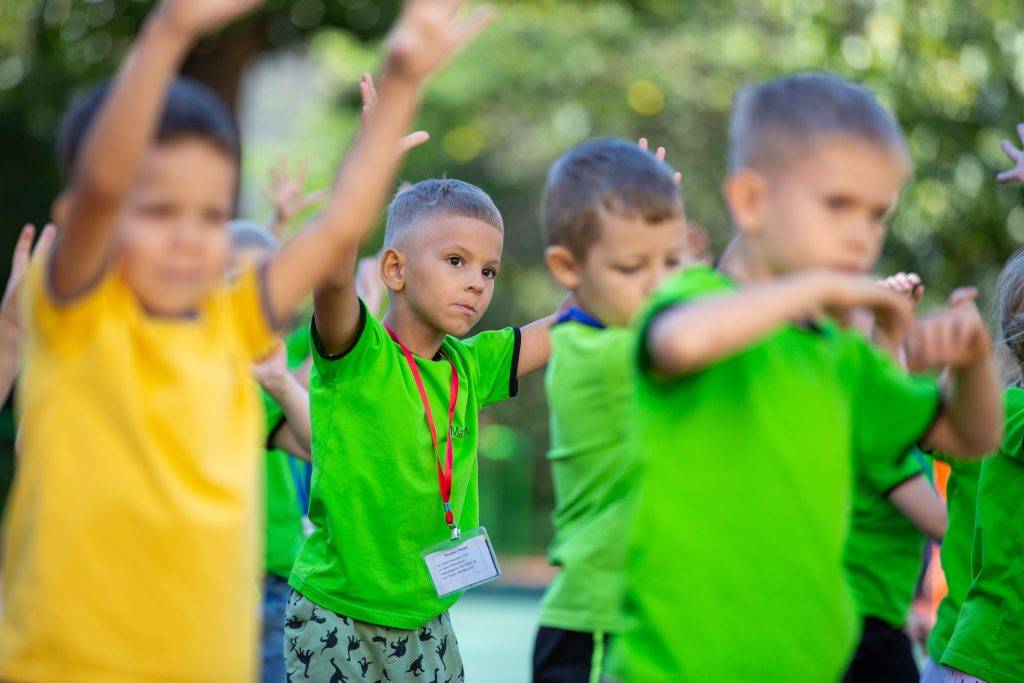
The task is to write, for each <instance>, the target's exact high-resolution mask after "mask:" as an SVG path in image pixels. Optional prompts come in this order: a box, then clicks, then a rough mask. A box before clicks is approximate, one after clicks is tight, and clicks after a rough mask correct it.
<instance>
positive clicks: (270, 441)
mask: <svg viewBox="0 0 1024 683" xmlns="http://www.w3.org/2000/svg"><path fill="white" fill-rule="evenodd" d="M287 422H288V420H286V419H285V417H284V415H282V416H281V417H280V419H278V421H277V423H276V424H274V426H273V427H272V428H271V429H270V432H269V433H268V434H267V441H266V443H265V444H263V447H264V448H266V449H267V450H268V451H272V450H275V449H276V448H277V447H276V446H274V437H275V436H277V433H278V432H279V431H281V429H282V428H283V427H284V426H285V424H287Z"/></svg>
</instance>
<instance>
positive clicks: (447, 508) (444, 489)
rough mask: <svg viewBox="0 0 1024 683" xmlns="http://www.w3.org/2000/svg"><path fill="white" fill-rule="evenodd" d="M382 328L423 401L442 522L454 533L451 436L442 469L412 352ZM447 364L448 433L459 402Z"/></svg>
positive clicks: (456, 375) (456, 385)
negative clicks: (398, 349) (402, 361)
mask: <svg viewBox="0 0 1024 683" xmlns="http://www.w3.org/2000/svg"><path fill="white" fill-rule="evenodd" d="M384 327H385V328H386V329H387V331H388V334H390V335H391V339H393V340H394V342H395V343H396V344H398V346H400V347H401V349H402V355H404V356H405V361H406V362H407V363H408V364H409V370H410V372H412V378H413V379H414V380H415V381H416V388H417V389H419V392H420V400H421V401H423V413H424V415H425V416H426V419H427V429H429V430H430V440H431V442H433V444H434V457H435V459H436V461H437V485H438V487H439V488H440V489H441V502H442V503H444V521H445V523H446V524H447V525H448V526H449V527H451V529H452V531H453V532H455V515H453V514H452V475H453V474H454V473H455V459H454V456H453V453H452V435H451V434H450V433H449V434H448V442H447V445H446V447H445V453H444V467H443V468H442V467H441V459H440V458H438V457H437V428H436V427H435V426H434V413H433V411H432V410H431V409H430V398H428V396H427V388H426V387H425V386H423V378H422V377H420V370H419V368H418V367H417V366H416V359H415V358H414V357H413V355H412V351H410V350H409V349H408V348H407V347H406V346H405V344H403V343H402V340H401V339H399V338H398V335H397V334H395V331H394V330H392V329H391V326H390V325H385V326H384ZM449 363H450V364H451V366H452V386H451V398H450V399H449V401H448V426H449V432H450V430H451V425H452V423H453V421H454V420H455V406H456V404H457V403H458V402H459V373H458V372H457V371H456V370H455V364H454V363H451V361H449ZM453 537H454V536H453Z"/></svg>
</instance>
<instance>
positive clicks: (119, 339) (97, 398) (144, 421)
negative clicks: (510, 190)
mask: <svg viewBox="0 0 1024 683" xmlns="http://www.w3.org/2000/svg"><path fill="white" fill-rule="evenodd" d="M256 4H257V0H166V1H165V2H164V3H162V4H161V5H160V6H159V8H158V9H157V10H156V11H155V12H154V13H153V14H152V15H151V16H150V17H149V19H148V20H147V22H146V25H145V27H144V28H143V30H142V31H141V34H140V36H139V38H138V39H137V41H136V44H135V46H134V51H133V53H132V54H131V55H130V57H129V58H128V59H126V60H125V62H124V64H123V66H122V69H121V71H120V73H119V75H118V76H117V77H116V79H115V80H114V81H113V83H112V85H110V86H109V87H107V88H103V89H101V90H99V91H97V92H94V93H93V94H92V95H90V96H89V97H87V98H85V100H84V101H83V102H82V103H80V104H79V105H78V106H76V107H75V108H74V109H73V110H72V111H71V113H70V115H69V116H68V118H67V119H66V123H65V126H64V128H63V130H62V132H61V133H62V134H61V136H60V138H61V143H62V144H61V147H62V150H63V151H64V152H65V154H64V158H65V161H66V162H67V163H66V168H67V169H68V170H69V171H70V175H69V182H68V185H67V188H66V190H65V192H64V193H63V194H62V195H61V196H60V198H59V199H58V201H57V203H56V205H55V213H56V218H57V223H58V224H59V226H60V234H59V237H58V240H57V242H56V243H55V244H54V246H53V248H52V249H51V250H50V252H49V253H47V254H42V256H43V258H40V259H38V260H37V263H36V264H35V265H34V266H33V267H32V268H30V270H29V274H28V276H27V278H26V282H25V292H24V295H25V298H24V302H23V303H24V309H23V312H24V314H25V318H26V326H27V338H26V344H25V369H24V373H23V376H22V382H21V386H20V392H21V394H20V399H21V403H20V405H21V409H22V424H21V430H22V455H23V457H22V458H21V461H20V463H19V470H18V472H17V474H16V477H15V481H14V484H13V489H12V492H11V496H10V499H9V504H8V508H7V510H6V514H5V519H4V523H5V528H4V547H3V567H2V568H0V573H2V596H0V604H2V608H0V609H2V614H0V679H3V680H19V681H54V680H75V681H93V680H97V681H119V680H154V679H157V678H159V679H161V680H200V679H201V680H216V681H241V680H250V679H252V678H253V674H254V669H255V666H254V665H255V661H256V656H255V655H256V648H255V645H256V614H257V609H256V605H255V604H254V600H253V593H252V587H253V586H254V585H255V584H256V581H257V575H258V564H257V558H258V550H259V543H258V536H259V534H258V529H257V523H258V519H259V515H258V514H257V509H258V507H257V502H258V501H257V498H258V496H257V491H258V486H257V482H258V465H259V460H258V457H257V456H258V453H259V450H260V449H259V447H260V424H259V422H260V420H259V412H260V407H259V401H258V397H257V394H256V386H255V383H254V382H253V381H252V365H251V364H252V362H253V361H254V360H255V359H257V358H258V357H259V356H260V355H262V354H264V353H265V352H267V351H268V350H269V347H270V345H271V344H272V342H273V332H274V329H275V328H276V327H277V324H276V322H275V321H285V320H287V319H288V318H289V315H290V313H291V311H292V310H293V309H294V308H295V306H296V305H297V304H298V303H299V302H300V300H301V299H302V298H304V297H305V296H307V295H308V294H309V292H310V291H311V290H312V289H313V288H314V286H316V285H317V284H318V283H319V282H320V281H321V280H323V279H324V278H325V276H327V275H328V273H329V272H330V271H331V270H332V268H333V267H335V259H336V254H338V253H339V252H341V251H343V249H344V248H345V247H347V246H349V245H351V244H353V243H355V242H357V241H358V239H359V238H360V237H361V236H362V235H363V234H364V233H365V232H366V231H367V228H368V227H369V226H371V225H372V224H373V222H374V220H375V219H376V217H377V215H378V213H379V211H380V209H381V207H382V205H383V202H384V198H385V194H386V193H387V191H388V188H389V185H390V184H391V182H392V181H393V178H394V174H395V170H396V167H397V163H398V155H397V154H396V153H395V151H394V150H395V142H396V140H398V138H399V137H400V136H401V135H402V133H403V132H404V131H405V129H406V128H407V126H408V125H409V123H410V121H411V120H412V118H413V115H414V113H415V110H416V103H417V101H418V97H419V92H420V89H421V86H422V83H423V81H424V79H425V78H426V77H427V76H429V75H430V74H431V73H432V72H434V71H436V70H437V69H438V68H439V67H440V66H441V64H442V63H443V62H444V61H445V60H446V59H447V58H448V57H449V56H450V55H451V54H452V53H453V52H454V51H455V50H456V49H457V47H458V46H459V45H461V44H462V43H463V42H464V41H465V40H467V39H468V38H469V37H471V35H472V33H473V32H474V31H475V30H477V29H479V28H480V26H481V25H482V22H480V21H477V20H473V21H469V22H466V21H458V20H456V19H455V17H454V16H453V15H454V12H455V9H457V4H453V3H452V2H450V1H449V0H417V1H416V2H411V3H409V4H408V6H407V7H406V9H405V11H404V12H403V13H402V15H401V17H400V18H399V20H398V23H397V26H396V29H395V32H394V34H393V35H392V37H391V40H390V42H389V50H390V52H389V55H388V61H387V67H386V77H385V79H384V81H383V87H382V89H381V93H380V102H379V105H378V108H377V113H376V116H375V117H374V120H373V122H372V123H371V125H369V126H368V127H367V128H366V129H365V130H364V131H363V132H362V133H361V135H360V137H359V139H358V141H357V142H356V143H355V145H354V146H353V147H352V150H351V152H350V153H349V155H348V157H347V159H346V161H345V164H344V165H343V167H342V169H341V171H340V174H339V177H338V179H337V181H336V183H335V185H334V191H333V195H332V197H331V199H330V204H331V205H332V206H334V205H344V206H345V211H343V212H342V211H337V210H334V211H329V212H328V213H327V214H326V217H325V218H324V219H323V220H320V221H319V222H316V223H314V224H313V225H311V226H310V227H309V228H307V229H306V230H304V231H303V232H302V233H301V234H299V235H297V236H296V237H295V238H293V239H292V240H291V241H290V242H289V243H288V244H287V245H285V246H284V247H283V248H282V249H281V250H280V251H279V252H278V253H277V254H275V255H274V256H273V257H272V258H271V259H270V260H269V261H267V262H266V263H265V264H264V265H263V266H262V267H260V268H255V269H249V270H247V271H246V272H244V273H242V274H241V275H240V276H239V277H238V278H237V279H236V280H234V281H233V282H232V283H231V284H225V283H224V278H223V273H224V267H225V262H226V259H227V256H228V252H229V245H230V235H229V232H228V229H227V222H228V219H229V218H231V215H232V212H233V207H234V199H235V189H236V185H237V181H238V160H239V150H238V141H237V136H236V134H235V132H234V127H233V125H232V123H231V119H230V117H229V115H228V113H227V111H226V109H225V108H224V107H223V105H221V104H219V103H218V102H217V101H216V99H215V98H214V97H213V95H212V94H211V93H209V92H208V91H206V90H205V89H203V88H202V87H200V86H198V85H195V84H192V83H190V82H187V81H175V73H176V71H177V70H178V67H179V66H180V64H181V61H182V60H183V59H184V57H185V55H186V54H187V53H188V51H189V49H190V48H191V46H192V44H193V43H194V41H195V40H196V39H197V38H198V37H199V36H200V35H202V34H203V33H205V32H207V31H209V30H212V29H215V28H217V27H219V26H221V25H223V24H225V23H226V22H228V21H229V20H231V19H233V18H235V17H237V16H239V15H241V14H242V13H243V12H244V11H246V10H248V9H250V8H252V7H253V6H255V5H256Z"/></svg>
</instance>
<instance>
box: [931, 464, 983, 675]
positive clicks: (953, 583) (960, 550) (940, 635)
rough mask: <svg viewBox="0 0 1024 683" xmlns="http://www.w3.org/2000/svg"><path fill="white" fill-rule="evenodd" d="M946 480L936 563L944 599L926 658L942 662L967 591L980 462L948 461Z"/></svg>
mask: <svg viewBox="0 0 1024 683" xmlns="http://www.w3.org/2000/svg"><path fill="white" fill-rule="evenodd" d="M948 463H949V479H947V480H946V508H947V510H948V514H949V524H948V525H947V527H946V535H945V536H944V537H943V539H942V550H941V553H940V556H939V558H940V561H941V564H942V573H943V574H945V576H946V587H947V589H948V590H947V592H946V596H945V597H944V598H942V602H940V603H939V610H938V614H936V617H935V626H934V628H932V633H931V635H930V636H929V637H928V656H929V657H931V658H932V659H933V660H934V661H936V662H940V661H942V654H943V653H944V652H945V651H946V645H947V644H948V643H949V638H950V636H952V635H953V627H954V626H956V618H957V615H959V614H960V606H961V605H962V604H963V602H964V596H966V595H967V589H968V588H970V587H971V579H972V576H971V545H972V543H973V539H974V508H975V505H976V504H977V500H978V476H979V475H980V474H981V462H980V461H972V462H960V461H956V460H949V461H948Z"/></svg>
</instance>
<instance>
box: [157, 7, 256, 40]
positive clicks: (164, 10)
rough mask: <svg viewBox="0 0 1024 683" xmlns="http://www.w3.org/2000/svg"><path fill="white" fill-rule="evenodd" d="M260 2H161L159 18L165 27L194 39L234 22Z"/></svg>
mask: <svg viewBox="0 0 1024 683" xmlns="http://www.w3.org/2000/svg"><path fill="white" fill-rule="evenodd" d="M262 2H263V0H164V3H163V4H162V5H161V6H160V13H159V15H158V17H159V18H160V20H162V21H164V22H166V25H167V26H170V27H171V28H173V29H175V30H176V31H178V32H180V33H181V34H183V35H186V36H188V37H190V38H195V37H198V36H201V35H203V34H204V33H206V32H208V31H213V30H214V29H218V28H220V27H221V26H224V25H225V24H227V23H229V22H231V21H233V20H234V19H237V18H238V17H240V16H242V15H243V14H245V13H246V12H248V11H249V10H250V9H252V8H253V7H256V6H257V5H260V4H262Z"/></svg>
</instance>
